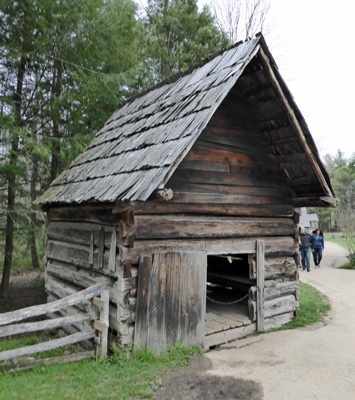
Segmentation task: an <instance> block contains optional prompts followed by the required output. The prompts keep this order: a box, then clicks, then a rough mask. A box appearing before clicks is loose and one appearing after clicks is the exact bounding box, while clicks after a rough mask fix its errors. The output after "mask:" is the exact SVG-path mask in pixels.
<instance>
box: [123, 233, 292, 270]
mask: <svg viewBox="0 0 355 400" xmlns="http://www.w3.org/2000/svg"><path fill="white" fill-rule="evenodd" d="M258 239H260V240H264V241H265V251H266V254H267V255H268V256H270V257H271V256H275V257H278V256H280V257H292V256H293V255H294V253H295V252H296V244H295V240H294V238H293V237H291V236H285V237H277V236H276V237H275V236H274V237H256V238H239V239H207V240H206V239H205V240H203V239H196V240H183V239H176V240H142V241H136V243H135V246H134V248H133V249H131V248H126V247H123V246H122V247H121V248H120V253H121V259H122V262H124V261H126V260H131V261H132V264H138V262H139V257H140V256H141V255H147V256H150V255H152V254H153V253H161V252H174V251H206V253H207V254H211V255H213V254H214V255H219V254H221V255H230V254H255V252H256V240H258Z"/></svg>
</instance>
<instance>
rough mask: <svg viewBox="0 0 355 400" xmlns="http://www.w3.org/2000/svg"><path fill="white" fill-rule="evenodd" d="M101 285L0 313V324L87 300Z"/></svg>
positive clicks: (43, 313)
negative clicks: (53, 299)
mask: <svg viewBox="0 0 355 400" xmlns="http://www.w3.org/2000/svg"><path fill="white" fill-rule="evenodd" d="M101 287H102V285H101V283H97V284H96V285H94V286H91V287H89V288H87V289H84V290H82V291H80V292H77V293H74V294H73V295H71V296H68V297H66V298H63V299H60V300H57V301H53V302H51V303H47V304H40V305H38V306H31V307H27V308H22V309H21V310H16V311H10V312H7V313H3V314H0V326H2V325H8V324H12V323H13V322H19V321H22V320H24V319H27V318H32V317H37V316H40V315H45V314H47V313H50V312H55V311H58V310H61V309H65V308H67V307H69V306H72V305H74V304H77V303H79V302H83V301H87V300H89V299H91V298H92V297H94V296H96V295H98V294H99V293H100V291H101Z"/></svg>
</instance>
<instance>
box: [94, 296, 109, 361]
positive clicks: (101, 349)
mask: <svg viewBox="0 0 355 400" xmlns="http://www.w3.org/2000/svg"><path fill="white" fill-rule="evenodd" d="M101 300H102V301H103V303H104V304H103V307H102V308H101V307H100V322H101V324H102V329H101V330H100V331H99V338H100V344H99V346H98V349H97V356H98V358H104V357H106V356H107V336H108V327H109V308H110V291H109V290H103V291H102V292H101Z"/></svg>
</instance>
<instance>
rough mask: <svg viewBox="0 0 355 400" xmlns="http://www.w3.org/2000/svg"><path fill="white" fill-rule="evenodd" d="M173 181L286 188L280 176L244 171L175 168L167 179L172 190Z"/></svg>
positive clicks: (285, 183) (283, 179)
mask: <svg viewBox="0 0 355 400" xmlns="http://www.w3.org/2000/svg"><path fill="white" fill-rule="evenodd" d="M175 182H189V183H200V184H209V185H229V186H252V187H261V188H263V187H266V188H278V187H283V188H288V187H289V183H288V181H287V180H286V179H285V178H283V177H282V175H281V174H280V176H279V177H278V178H277V179H276V178H270V177H267V176H265V175H262V174H261V175H255V174H246V173H245V172H243V173H241V172H239V173H238V172H234V173H229V174H227V173H225V172H218V171H217V172H211V171H200V170H194V169H179V168H178V169H177V170H176V171H175V172H174V174H173V175H172V177H171V178H170V180H169V183H168V185H169V187H171V188H172V189H173V190H174V183H175Z"/></svg>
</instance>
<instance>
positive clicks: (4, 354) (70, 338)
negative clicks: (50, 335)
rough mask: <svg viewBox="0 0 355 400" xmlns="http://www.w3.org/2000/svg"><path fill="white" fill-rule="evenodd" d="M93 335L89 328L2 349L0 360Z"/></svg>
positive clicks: (51, 347)
mask: <svg viewBox="0 0 355 400" xmlns="http://www.w3.org/2000/svg"><path fill="white" fill-rule="evenodd" d="M94 337H95V331H94V329H91V330H89V331H85V332H78V333H74V334H73V335H69V336H65V337H62V338H59V339H54V340H50V341H48V342H43V343H39V344H34V345H31V346H26V347H21V348H19V349H13V350H6V351H2V352H0V361H6V360H10V359H12V358H16V357H22V356H25V355H26V356H27V355H30V354H35V353H39V352H43V351H48V350H52V349H56V348H58V347H63V346H68V345H69V344H74V343H78V342H81V341H83V340H88V339H92V338H94Z"/></svg>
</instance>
